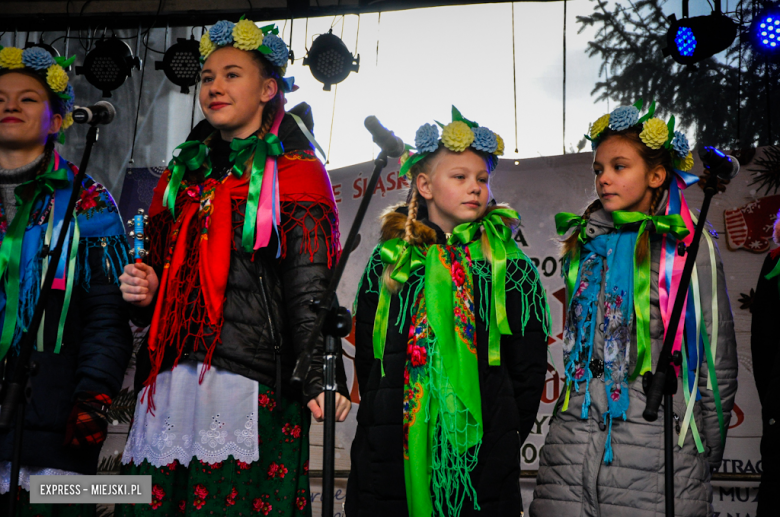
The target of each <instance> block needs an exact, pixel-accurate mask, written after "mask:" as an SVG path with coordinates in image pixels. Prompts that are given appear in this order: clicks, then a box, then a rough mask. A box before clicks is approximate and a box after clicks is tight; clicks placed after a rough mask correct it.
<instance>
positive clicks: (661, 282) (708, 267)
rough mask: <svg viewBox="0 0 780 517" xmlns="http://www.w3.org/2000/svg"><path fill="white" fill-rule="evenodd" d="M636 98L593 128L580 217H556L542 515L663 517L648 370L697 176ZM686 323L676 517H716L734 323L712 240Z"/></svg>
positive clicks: (681, 139)
mask: <svg viewBox="0 0 780 517" xmlns="http://www.w3.org/2000/svg"><path fill="white" fill-rule="evenodd" d="M641 109H642V102H641V101H639V102H637V103H636V104H635V105H634V106H623V107H620V108H617V109H616V110H615V111H613V112H612V113H611V114H609V115H604V116H603V117H601V118H600V119H598V120H597V121H596V122H595V123H594V124H593V126H592V127H591V131H590V135H588V138H589V139H590V140H591V142H592V143H593V147H594V149H595V154H594V159H593V171H594V173H595V185H596V193H597V194H598V199H597V200H595V201H594V202H592V203H591V204H590V206H589V207H588V208H587V210H585V213H584V214H583V215H582V216H577V215H575V214H571V213H561V214H558V215H556V226H557V228H558V232H559V233H560V234H562V235H563V234H565V233H566V232H567V231H568V230H569V229H572V228H573V229H574V232H572V233H571V234H570V235H569V236H568V237H567V238H566V239H565V240H564V242H563V250H564V259H565V262H564V266H565V267H564V278H565V280H566V289H567V302H568V310H567V314H566V324H565V327H564V345H563V355H564V368H565V375H566V388H565V390H564V392H563V393H562V394H561V398H560V399H559V400H558V403H557V405H556V409H555V413H554V416H553V418H552V421H551V423H550V429H549V432H548V434H547V437H546V440H545V444H544V447H543V448H542V452H541V455H540V460H539V475H538V478H537V486H536V490H535V492H534V501H533V502H532V503H531V508H530V513H531V515H532V516H534V517H548V516H549V517H552V516H555V517H557V516H560V515H566V516H586V515H601V516H602V517H621V516H631V517H658V516H662V515H664V514H665V498H664V487H665V483H664V424H663V422H664V418H663V415H661V416H659V417H658V419H657V420H656V421H655V422H648V421H646V420H645V419H644V418H643V417H642V413H643V411H644V409H645V401H646V398H645V393H644V391H643V386H642V381H643V375H644V374H645V373H647V372H650V371H654V370H655V367H656V363H657V361H658V356H659V354H660V351H661V348H662V344H663V339H664V334H665V332H666V329H667V328H668V326H669V319H670V316H671V312H672V307H673V305H674V301H675V297H676V294H677V288H678V285H679V282H680V277H681V274H682V269H683V265H684V262H685V257H684V256H680V255H679V254H678V253H677V245H678V242H684V243H685V244H686V245H689V244H690V243H691V239H692V235H693V227H694V224H695V220H696V216H695V214H694V213H693V212H691V211H690V210H689V209H688V205H687V203H686V201H685V197H684V196H683V195H682V191H683V190H684V189H685V188H686V187H687V186H689V185H690V184H692V183H694V182H696V181H698V179H699V178H697V177H696V176H693V175H692V174H690V173H689V172H688V171H689V170H690V169H691V167H692V166H693V157H692V154H691V153H690V150H689V146H688V141H687V139H686V138H685V135H683V134H682V133H680V132H676V131H674V118H672V119H671V120H670V121H669V122H668V123H665V122H664V121H662V120H660V119H658V118H654V111H655V103H653V104H652V105H651V106H650V109H649V111H648V113H647V114H645V115H644V116H642V117H640V110H641ZM702 239H703V240H705V241H706V243H704V242H703V243H702V244H701V248H700V251H699V254H698V256H697V260H696V266H695V268H694V273H693V277H692V282H691V286H690V289H689V291H688V298H687V302H686V308H685V311H684V318H685V319H684V322H681V324H680V325H679V330H678V333H677V335H676V336H675V340H674V349H673V350H674V351H679V352H680V353H681V357H682V360H681V364H680V366H679V367H678V389H677V394H676V396H674V405H673V408H665V407H661V409H660V411H661V412H663V411H667V410H672V411H674V420H675V422H676V428H675V430H674V442H675V446H674V478H675V479H674V483H675V488H674V493H675V501H674V504H675V514H676V515H685V516H691V517H694V516H701V517H705V516H709V515H712V505H711V502H712V489H711V486H710V471H711V470H712V469H715V468H717V467H718V466H719V465H720V462H721V458H722V457H723V448H724V443H725V440H726V430H727V429H728V425H729V420H730V417H731V409H732V407H733V405H734V395H735V393H736V390H737V356H736V339H735V336H734V322H733V317H732V314H731V308H730V306H729V298H728V293H727V292H726V279H725V277H724V274H723V266H722V264H721V261H720V257H719V254H718V249H717V247H716V246H715V244H714V242H713V241H712V238H711V237H710V235H709V234H708V233H707V232H704V234H703V237H702Z"/></svg>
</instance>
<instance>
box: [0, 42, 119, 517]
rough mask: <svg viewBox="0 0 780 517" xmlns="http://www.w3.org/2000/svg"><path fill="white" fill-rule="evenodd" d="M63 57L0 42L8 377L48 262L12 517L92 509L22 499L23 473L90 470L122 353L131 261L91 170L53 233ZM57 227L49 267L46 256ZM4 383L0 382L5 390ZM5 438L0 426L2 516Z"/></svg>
mask: <svg viewBox="0 0 780 517" xmlns="http://www.w3.org/2000/svg"><path fill="white" fill-rule="evenodd" d="M72 63H73V59H70V60H66V59H63V58H60V57H56V58H55V57H53V56H52V55H51V54H49V52H47V51H46V50H45V49H43V48H41V47H29V48H26V49H19V48H14V47H5V48H2V47H0V242H2V245H0V279H2V280H1V281H0V328H1V329H2V330H1V331H0V372H4V373H3V374H2V376H3V377H2V382H3V384H5V383H7V382H9V381H10V377H11V376H12V373H13V372H14V370H15V368H16V366H17V362H18V356H19V351H20V344H21V341H22V332H23V330H27V327H28V325H29V324H30V321H31V320H32V316H33V313H34V311H35V306H36V304H37V303H38V298H39V295H40V286H41V283H42V280H43V277H44V276H45V275H46V271H47V269H48V268H54V267H56V268H57V273H56V276H55V280H54V284H53V289H52V291H51V293H50V295H49V298H48V300H47V302H46V306H45V314H44V319H43V322H42V323H41V325H40V328H39V331H38V338H37V344H36V350H35V351H34V352H33V353H32V360H33V361H34V362H35V363H36V364H37V366H38V371H37V374H36V375H34V376H33V377H32V379H31V385H32V398H31V399H30V400H29V402H27V408H26V411H25V418H24V435H23V439H22V451H21V472H20V476H19V486H20V491H19V493H18V494H12V496H13V497H17V505H16V515H25V516H26V515H30V516H32V515H43V516H50V515H64V516H77V515H83V516H86V515H94V513H95V507H94V505H91V506H86V505H71V506H68V507H65V506H58V505H48V504H35V505H31V504H30V503H29V499H30V492H29V490H30V476H31V475H52V474H65V475H69V474H95V471H96V469H97V464H98V456H99V453H100V446H101V444H102V443H103V441H105V439H106V431H107V419H106V416H107V411H108V408H109V406H110V405H111V399H112V397H114V396H115V395H116V394H117V392H118V391H119V389H120V388H121V386H122V379H123V377H124V373H125V369H126V368H127V364H128V362H129V360H130V355H131V353H132V336H131V334H130V326H129V325H128V324H127V321H128V314H127V309H126V305H125V303H124V302H123V301H122V296H121V293H120V291H119V282H118V278H119V275H120V274H121V271H122V268H123V267H124V265H125V264H127V263H128V262H129V258H128V255H127V241H126V239H125V231H124V227H123V225H122V221H121V218H120V217H119V212H118V211H117V207H116V205H115V204H114V200H113V199H112V198H111V195H110V194H109V193H108V191H106V189H105V188H103V186H102V185H100V184H98V183H96V182H95V181H94V180H92V179H91V178H89V177H86V178H85V179H84V181H83V184H82V185H81V192H80V197H79V198H78V200H77V203H76V206H75V210H74V217H73V219H72V221H71V223H70V226H69V227H68V228H66V229H63V228H62V226H63V218H64V217H65V212H66V210H67V207H68V202H69V200H70V197H71V194H72V192H73V181H74V178H75V175H76V173H77V172H78V171H77V170H76V167H75V166H74V165H73V164H72V163H70V162H68V161H67V160H66V159H65V158H63V157H62V156H60V154H59V153H58V152H57V151H56V150H55V149H54V144H55V142H56V141H58V140H59V141H62V136H63V134H64V131H65V130H66V129H67V128H68V127H69V126H70V125H71V124H72V123H73V118H72V116H71V112H72V111H73V101H74V94H73V87H72V86H71V85H70V84H69V80H68V75H67V73H66V72H65V68H66V67H68V66H70V65H71V64H72ZM61 231H67V232H68V236H66V238H65V245H64V246H65V247H64V249H63V250H62V256H61V258H60V260H59V263H58V264H51V263H49V262H50V259H49V258H45V257H47V255H46V252H47V250H48V249H50V247H53V246H54V245H55V244H56V242H57V239H58V238H59V235H60V232H61ZM3 387H5V386H3ZM13 443H14V433H13V432H12V431H9V432H0V494H4V495H2V496H0V508H2V510H0V513H2V514H3V515H6V511H7V510H6V509H7V508H8V503H9V501H8V497H9V493H8V492H9V489H10V482H11V459H12V453H13Z"/></svg>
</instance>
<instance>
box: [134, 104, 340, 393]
mask: <svg viewBox="0 0 780 517" xmlns="http://www.w3.org/2000/svg"><path fill="white" fill-rule="evenodd" d="M211 132H213V130H210V129H209V127H205V128H204V126H203V125H200V126H198V127H196V129H195V131H194V134H195V136H196V137H198V138H203V135H206V136H207V135H208V134H210V133H211ZM279 134H280V137H283V140H282V143H283V144H284V146H285V152H286V153H291V152H300V151H309V149H310V145H309V142H308V140H306V138H305V137H304V136H303V134H302V133H301V132H300V129H298V127H297V124H296V123H295V121H294V120H293V119H292V118H291V117H290V116H289V115H286V116H285V118H284V120H283V122H282V126H281V127H280V130H279ZM229 154H230V146H229V144H228V143H227V142H224V141H222V140H221V139H220V138H219V137H218V136H215V137H214V138H213V139H212V141H211V159H212V165H213V170H214V171H219V172H218V174H224V173H227V171H228V170H229V167H230V162H229V160H228V156H229ZM280 159H281V158H280ZM319 170H320V171H321V173H322V174H325V175H326V174H327V172H326V171H325V169H324V168H323V167H321V166H320V167H319ZM279 174H280V181H281V176H282V175H283V174H284V169H283V168H280V173H279ZM282 194H283V195H284V192H282ZM244 208H245V203H241V204H239V205H238V206H235V207H234V210H233V228H234V238H233V250H232V252H231V254H230V270H229V273H228V279H227V287H226V289H225V303H224V324H223V326H222V332H221V343H219V344H218V345H217V346H216V348H215V349H214V355H213V357H212V358H211V364H212V365H214V366H218V367H220V368H224V369H226V370H228V371H231V372H233V373H237V374H240V375H243V376H245V377H248V378H250V379H254V380H256V381H258V382H260V383H262V384H265V385H267V386H272V387H273V386H276V385H277V375H278V374H279V372H278V371H277V368H278V367H279V366H280V367H281V372H280V376H281V379H282V392H283V393H285V394H290V393H292V392H291V391H290V387H289V385H288V384H287V382H288V380H289V379H290V376H291V374H292V370H293V368H294V367H295V362H296V359H297V357H298V355H299V354H300V352H301V351H302V349H303V346H304V344H305V341H306V338H307V336H308V334H309V331H310V329H311V327H312V325H313V323H314V319H315V314H314V312H312V311H311V309H310V301H311V300H313V299H316V298H318V297H319V296H320V295H321V294H322V293H323V292H324V290H325V288H326V286H327V281H328V278H329V276H330V269H329V263H330V265H331V266H333V265H335V261H336V258H337V257H335V256H333V248H331V249H329V247H328V243H327V240H328V239H329V238H330V237H331V236H333V235H335V236H336V237H337V235H338V234H337V232H338V226H337V224H338V221H337V217H336V215H335V213H334V212H333V211H332V207H330V206H327V205H326V204H324V203H312V202H293V203H289V202H288V203H285V202H284V200H283V202H282V210H281V211H282V215H281V219H282V222H281V228H284V229H285V230H283V231H285V238H286V242H285V248H286V250H287V251H286V253H285V254H284V255H283V257H282V258H280V259H277V258H276V250H277V246H278V241H277V239H276V237H275V236H274V237H272V240H271V242H270V244H269V245H268V246H267V247H266V248H263V249H260V250H258V251H256V252H255V253H252V254H250V253H246V252H244V251H243V250H242V249H241V233H242V225H243V222H244V216H243V213H244ZM323 218H324V220H325V221H326V222H325V223H324V224H320V225H319V227H315V221H317V220H321V219H323ZM152 219H153V221H152V224H151V225H150V230H149V233H150V236H151V238H152V243H151V247H152V248H153V251H152V257H153V258H154V257H155V255H157V256H158V257H159V255H160V254H159V253H155V252H154V248H155V247H157V248H158V249H165V246H168V243H166V242H165V240H166V236H167V230H168V229H169V228H170V224H171V215H170V212H168V211H167V210H166V211H164V212H163V213H161V214H159V215H157V216H155V217H154V218H152ZM154 219H157V220H156V221H155V220H154ZM291 221H296V224H290V222H291ZM300 222H302V223H303V224H300ZM309 240H311V249H312V250H314V253H313V254H312V255H310V254H309V253H308V252H305V251H302V250H304V249H306V246H304V244H305V242H309ZM329 253H331V257H330V261H329V256H328V254H329ZM151 265H152V266H153V267H155V269H156V270H157V273H158V277H160V278H161V277H162V268H161V263H152V264H151ZM153 306H154V304H152V305H151V306H150V307H148V308H146V309H145V310H136V311H135V314H134V322H135V323H136V324H138V325H147V324H149V322H150V321H151V316H152V308H153ZM322 354H323V340H322V338H320V339H319V340H318V342H317V347H316V350H315V354H314V357H313V360H312V367H311V370H310V372H309V375H308V377H307V380H306V383H305V385H304V386H303V394H302V395H303V399H302V400H303V401H304V402H305V401H308V400H309V399H311V398H313V397H316V396H317V395H318V394H319V393H321V392H322V382H323V381H322ZM190 355H191V356H193V357H195V358H196V359H197V360H198V361H203V360H204V359H205V355H206V350H204V348H203V347H199V349H198V350H195V351H193V350H192V343H189V344H188V345H187V348H186V349H185V351H184V354H183V356H190ZM175 359H176V350H175V349H173V347H170V348H169V349H168V350H167V351H166V355H165V358H164V360H163V365H162V368H161V371H165V370H168V369H170V368H171V367H172V366H173V364H174V361H175ZM277 360H278V361H279V363H280V364H278V363H277ZM150 366H151V365H150V359H149V353H148V350H141V351H140V352H139V354H138V365H137V370H136V376H135V387H136V392H139V390H140V389H142V386H143V383H144V381H146V380H147V378H148V376H149V372H150ZM337 381H338V390H339V393H341V394H342V395H344V396H346V397H348V396H349V391H348V389H347V387H346V375H345V373H344V365H343V362H342V361H341V360H339V361H338V369H337ZM297 394H298V393H297V392H296V395H297Z"/></svg>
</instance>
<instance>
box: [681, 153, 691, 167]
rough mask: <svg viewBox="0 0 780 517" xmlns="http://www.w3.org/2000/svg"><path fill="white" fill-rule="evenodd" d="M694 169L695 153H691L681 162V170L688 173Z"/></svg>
mask: <svg viewBox="0 0 780 517" xmlns="http://www.w3.org/2000/svg"><path fill="white" fill-rule="evenodd" d="M692 168H693V153H691V152H689V153H688V156H686V157H685V158H683V159H682V160H680V170H681V171H683V172H688V171H689V170H691V169H692Z"/></svg>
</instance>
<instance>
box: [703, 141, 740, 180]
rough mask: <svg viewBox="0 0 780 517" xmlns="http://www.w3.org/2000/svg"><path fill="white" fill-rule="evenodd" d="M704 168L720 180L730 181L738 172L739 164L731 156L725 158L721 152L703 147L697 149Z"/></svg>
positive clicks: (706, 146)
mask: <svg viewBox="0 0 780 517" xmlns="http://www.w3.org/2000/svg"><path fill="white" fill-rule="evenodd" d="M699 158H701V161H702V163H703V164H704V168H705V169H707V170H709V171H711V172H712V173H713V174H715V176H717V177H718V178H720V179H722V180H730V179H731V178H733V177H734V176H736V175H737V173H738V172H739V162H738V161H737V159H736V158H734V157H733V156H727V155H726V154H724V153H723V152H722V151H720V150H718V149H716V148H714V147H710V146H708V145H705V146H704V147H703V148H702V149H699Z"/></svg>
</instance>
